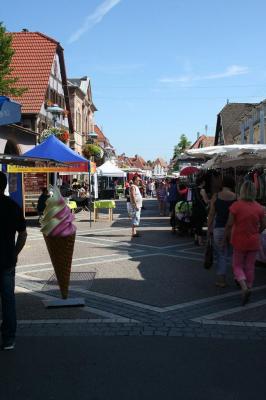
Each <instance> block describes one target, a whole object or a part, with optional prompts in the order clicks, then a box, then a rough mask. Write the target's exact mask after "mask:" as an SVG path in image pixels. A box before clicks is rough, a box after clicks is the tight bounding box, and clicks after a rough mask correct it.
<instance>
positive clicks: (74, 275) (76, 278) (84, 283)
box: [42, 272, 96, 292]
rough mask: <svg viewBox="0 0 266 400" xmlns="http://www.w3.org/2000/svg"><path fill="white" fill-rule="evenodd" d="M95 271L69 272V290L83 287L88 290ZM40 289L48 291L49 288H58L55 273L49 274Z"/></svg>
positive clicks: (54, 289)
mask: <svg viewBox="0 0 266 400" xmlns="http://www.w3.org/2000/svg"><path fill="white" fill-rule="evenodd" d="M95 275H96V272H71V273H70V282H69V290H74V289H85V290H89V289H90V288H91V286H92V283H93V280H94V278H95ZM42 290H44V291H46V292H49V291H50V290H53V291H56V290H58V283H57V279H56V275H55V273H54V274H53V275H51V276H50V278H49V279H48V281H47V282H46V283H45V284H44V285H43V287H42Z"/></svg>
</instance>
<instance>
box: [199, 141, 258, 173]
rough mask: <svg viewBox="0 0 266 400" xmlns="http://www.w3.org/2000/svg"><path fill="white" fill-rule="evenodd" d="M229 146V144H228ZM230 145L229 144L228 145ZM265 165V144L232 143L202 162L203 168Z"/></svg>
mask: <svg viewBox="0 0 266 400" xmlns="http://www.w3.org/2000/svg"><path fill="white" fill-rule="evenodd" d="M228 147H229V146H228ZM230 147H231V146H230ZM265 165H266V145H264V144H261V145H259V144H257V145H234V147H233V148H232V147H231V148H227V149H226V151H223V152H220V153H218V154H216V155H215V156H214V157H213V158H212V159H210V160H208V161H207V162H206V163H205V164H203V166H202V167H203V168H204V169H207V168H209V169H216V168H230V167H233V168H235V167H254V166H265Z"/></svg>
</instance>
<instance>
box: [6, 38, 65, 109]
mask: <svg viewBox="0 0 266 400" xmlns="http://www.w3.org/2000/svg"><path fill="white" fill-rule="evenodd" d="M11 35H12V38H13V40H12V47H13V49H14V50H15V54H14V55H13V57H12V63H11V68H12V73H11V76H12V77H18V78H19V81H18V82H17V83H16V87H26V88H27V89H28V90H27V91H26V92H25V93H24V94H23V95H22V96H20V97H16V99H15V100H16V101H18V102H19V103H21V104H22V113H33V114H35V113H39V112H40V109H41V106H42V103H43V101H44V100H45V94H46V90H47V86H48V82H49V77H50V73H51V68H52V64H53V60H54V56H55V53H56V50H57V46H58V45H59V43H58V42H56V41H55V40H54V39H52V38H49V37H48V36H45V35H43V34H42V33H40V32H17V33H11Z"/></svg>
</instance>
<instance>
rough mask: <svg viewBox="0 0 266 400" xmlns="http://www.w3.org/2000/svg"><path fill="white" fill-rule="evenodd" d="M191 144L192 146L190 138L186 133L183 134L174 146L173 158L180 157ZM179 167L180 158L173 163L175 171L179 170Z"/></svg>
mask: <svg viewBox="0 0 266 400" xmlns="http://www.w3.org/2000/svg"><path fill="white" fill-rule="evenodd" d="M190 146H191V142H190V141H189V140H188V138H187V137H186V135H185V134H182V135H181V136H180V138H179V142H178V143H177V145H176V146H175V147H174V154H173V159H175V158H177V157H179V156H180V155H181V154H182V153H184V151H185V150H186V149H188V148H189V147H190ZM178 168H179V162H178V160H176V162H175V163H174V165H173V171H178Z"/></svg>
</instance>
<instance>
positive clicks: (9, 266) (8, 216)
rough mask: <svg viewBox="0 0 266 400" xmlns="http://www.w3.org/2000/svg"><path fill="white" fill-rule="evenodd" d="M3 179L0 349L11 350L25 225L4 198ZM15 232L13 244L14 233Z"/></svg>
mask: <svg viewBox="0 0 266 400" xmlns="http://www.w3.org/2000/svg"><path fill="white" fill-rule="evenodd" d="M6 186H7V178H6V175H5V174H4V173H3V172H0V221H1V230H0V296H1V302H2V325H1V335H2V349H3V350H12V349H13V348H14V346H15V336H16V326H17V318H16V304H15V267H16V263H17V257H18V254H19V253H20V252H21V250H22V249H23V247H24V245H25V242H26V238H27V232H26V221H25V219H24V217H23V213H22V210H21V208H20V207H19V206H18V205H17V203H15V202H14V201H13V200H12V199H10V198H9V197H8V196H5V195H4V192H5V189H6ZM17 232H18V236H17V240H16V239H15V238H16V233H17Z"/></svg>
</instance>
